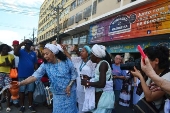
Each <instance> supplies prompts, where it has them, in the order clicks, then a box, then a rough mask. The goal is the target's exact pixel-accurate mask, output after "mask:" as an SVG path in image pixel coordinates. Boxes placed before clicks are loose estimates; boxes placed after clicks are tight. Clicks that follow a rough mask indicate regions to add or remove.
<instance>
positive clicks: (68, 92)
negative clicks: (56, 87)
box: [65, 86, 71, 96]
mask: <svg viewBox="0 0 170 113" xmlns="http://www.w3.org/2000/svg"><path fill="white" fill-rule="evenodd" d="M70 89H71V87H70V86H67V87H66V90H65V92H66V94H67V96H70Z"/></svg>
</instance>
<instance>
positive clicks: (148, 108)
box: [134, 98, 165, 113]
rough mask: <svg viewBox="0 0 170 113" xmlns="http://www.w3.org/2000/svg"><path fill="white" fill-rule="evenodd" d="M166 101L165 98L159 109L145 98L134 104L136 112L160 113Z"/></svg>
mask: <svg viewBox="0 0 170 113" xmlns="http://www.w3.org/2000/svg"><path fill="white" fill-rule="evenodd" d="M164 104H165V101H164V100H163V102H162V104H161V106H160V108H159V109H157V108H156V106H155V105H154V104H153V103H152V102H147V101H146V99H145V98H143V99H141V100H139V101H138V103H137V104H136V105H134V111H135V113H159V112H160V111H161V110H163V108H164Z"/></svg>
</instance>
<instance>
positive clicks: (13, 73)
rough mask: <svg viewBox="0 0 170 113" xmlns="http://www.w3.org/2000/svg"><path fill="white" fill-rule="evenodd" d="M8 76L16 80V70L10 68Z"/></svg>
mask: <svg viewBox="0 0 170 113" xmlns="http://www.w3.org/2000/svg"><path fill="white" fill-rule="evenodd" d="M9 76H10V78H17V76H18V72H17V69H16V68H12V69H11V70H10V74H9Z"/></svg>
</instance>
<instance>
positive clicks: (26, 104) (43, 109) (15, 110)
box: [0, 101, 52, 113]
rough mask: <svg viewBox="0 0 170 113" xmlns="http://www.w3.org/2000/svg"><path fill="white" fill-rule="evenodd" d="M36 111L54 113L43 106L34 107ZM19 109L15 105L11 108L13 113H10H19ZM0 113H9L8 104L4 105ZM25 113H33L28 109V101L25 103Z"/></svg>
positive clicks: (38, 112)
mask: <svg viewBox="0 0 170 113" xmlns="http://www.w3.org/2000/svg"><path fill="white" fill-rule="evenodd" d="M34 108H35V109H36V111H37V112H36V113H52V109H49V108H48V107H47V106H44V105H42V104H39V105H36V107H34ZM19 109H20V107H19V108H16V107H15V106H14V105H12V106H11V111H10V112H9V113H19ZM0 113H7V112H6V103H2V110H1V111H0ZM24 113H31V111H30V110H29V109H28V101H26V102H25V112H24Z"/></svg>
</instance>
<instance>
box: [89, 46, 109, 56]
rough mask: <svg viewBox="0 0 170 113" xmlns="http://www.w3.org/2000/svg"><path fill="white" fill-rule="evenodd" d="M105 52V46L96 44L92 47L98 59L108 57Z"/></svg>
mask: <svg viewBox="0 0 170 113" xmlns="http://www.w3.org/2000/svg"><path fill="white" fill-rule="evenodd" d="M105 50H106V48H105V46H103V45H97V44H95V45H94V46H93V47H92V49H91V52H92V53H93V54H94V55H95V56H96V57H98V58H104V57H105V56H106V52H105Z"/></svg>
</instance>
